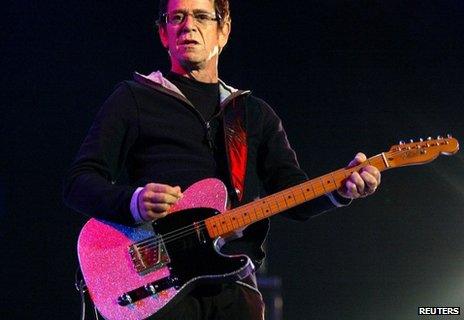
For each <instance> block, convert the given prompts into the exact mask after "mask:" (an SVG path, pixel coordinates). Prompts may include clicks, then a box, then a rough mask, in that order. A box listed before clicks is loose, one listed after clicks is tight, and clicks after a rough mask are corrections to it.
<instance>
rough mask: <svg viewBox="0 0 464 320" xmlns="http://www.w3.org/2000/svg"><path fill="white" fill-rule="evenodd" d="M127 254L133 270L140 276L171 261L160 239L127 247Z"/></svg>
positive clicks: (155, 238) (146, 240)
mask: <svg viewBox="0 0 464 320" xmlns="http://www.w3.org/2000/svg"><path fill="white" fill-rule="evenodd" d="M129 254H130V256H131V260H132V263H133V264H134V268H135V270H136V271H137V272H138V273H139V274H140V275H146V274H148V273H150V272H153V271H156V270H159V269H161V268H163V267H164V266H165V265H166V264H168V263H169V262H170V261H171V260H170V259H169V255H168V253H167V251H166V248H165V246H164V243H163V240H162V238H161V237H152V238H149V239H145V240H143V241H140V242H137V243H134V244H133V245H131V246H130V247H129Z"/></svg>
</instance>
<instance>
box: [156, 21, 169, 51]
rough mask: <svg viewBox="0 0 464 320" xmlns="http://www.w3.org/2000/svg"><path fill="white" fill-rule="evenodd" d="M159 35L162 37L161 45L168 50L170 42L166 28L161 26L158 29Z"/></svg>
mask: <svg viewBox="0 0 464 320" xmlns="http://www.w3.org/2000/svg"><path fill="white" fill-rule="evenodd" d="M158 35H159V37H160V40H161V43H162V44H163V47H165V48H166V49H168V48H169V40H168V35H167V31H166V26H163V25H160V26H159V27H158Z"/></svg>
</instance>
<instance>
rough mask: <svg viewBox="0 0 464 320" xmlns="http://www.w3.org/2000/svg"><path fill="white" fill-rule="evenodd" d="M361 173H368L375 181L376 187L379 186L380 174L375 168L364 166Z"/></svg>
mask: <svg viewBox="0 0 464 320" xmlns="http://www.w3.org/2000/svg"><path fill="white" fill-rule="evenodd" d="M362 171H367V172H369V174H371V175H372V176H373V177H374V178H375V180H376V181H377V185H379V184H380V178H381V174H380V171H379V169H377V168H376V167H374V166H366V167H364V168H363V169H362Z"/></svg>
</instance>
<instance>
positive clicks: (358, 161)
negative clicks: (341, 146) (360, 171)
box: [348, 152, 367, 167]
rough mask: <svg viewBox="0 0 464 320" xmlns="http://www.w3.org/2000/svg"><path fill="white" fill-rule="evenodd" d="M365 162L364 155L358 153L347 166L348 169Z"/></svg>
mask: <svg viewBox="0 0 464 320" xmlns="http://www.w3.org/2000/svg"><path fill="white" fill-rule="evenodd" d="M366 160H367V157H366V155H365V154H364V153H362V152H358V153H357V154H356V156H355V157H354V159H353V160H351V162H350V163H349V164H348V167H355V166H357V165H358V164H361V163H363V162H364V161H366Z"/></svg>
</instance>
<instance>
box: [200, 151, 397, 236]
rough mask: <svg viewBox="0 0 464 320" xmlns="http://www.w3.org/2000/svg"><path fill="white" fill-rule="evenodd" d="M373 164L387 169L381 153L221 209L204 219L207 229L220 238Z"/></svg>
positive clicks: (320, 192)
mask: <svg viewBox="0 0 464 320" xmlns="http://www.w3.org/2000/svg"><path fill="white" fill-rule="evenodd" d="M367 165H372V166H375V167H377V169H379V171H383V170H386V169H388V168H389V165H388V162H387V159H386V157H385V154H384V153H381V154H379V155H376V156H374V157H372V158H369V159H368V160H367V161H365V162H363V163H362V164H360V165H358V166H356V167H352V168H344V169H339V170H336V171H333V172H331V173H328V174H326V175H323V176H321V177H318V178H315V179H312V180H308V181H306V182H303V183H301V184H298V185H296V186H293V187H291V188H288V189H285V190H282V191H280V192H278V193H275V194H273V195H270V196H267V197H265V198H262V199H259V200H256V201H253V202H251V203H248V204H246V205H244V206H241V207H238V208H235V209H233V210H230V211H227V212H224V213H222V214H219V215H216V216H214V217H211V218H208V219H206V220H205V225H206V229H207V230H208V234H209V236H210V237H211V238H215V237H219V236H222V235H225V234H228V233H231V232H233V231H234V230H237V229H241V228H243V227H245V226H247V225H250V224H252V223H254V222H257V221H260V220H263V219H265V218H268V217H271V216H273V215H275V214H278V213H280V212H283V211H285V210H288V209H290V208H293V207H295V206H297V205H300V204H302V203H305V202H307V201H310V200H313V199H315V198H318V197H320V196H322V195H324V194H326V193H329V192H332V191H334V190H337V189H338V188H340V187H341V185H342V183H343V181H344V180H345V179H346V178H348V177H349V176H350V175H351V174H352V173H353V172H355V171H359V170H360V169H361V168H362V167H365V166H367Z"/></svg>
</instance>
